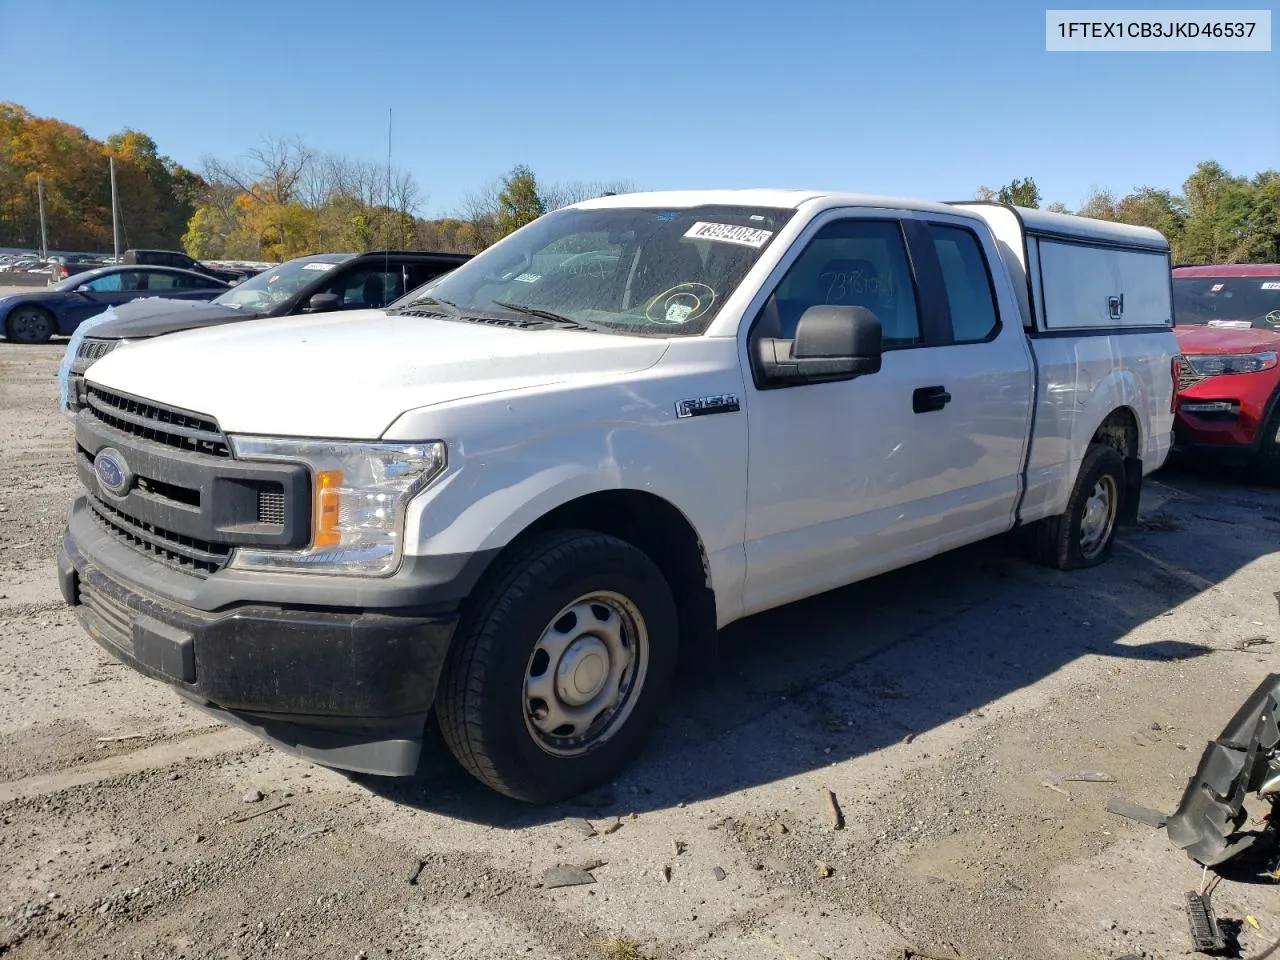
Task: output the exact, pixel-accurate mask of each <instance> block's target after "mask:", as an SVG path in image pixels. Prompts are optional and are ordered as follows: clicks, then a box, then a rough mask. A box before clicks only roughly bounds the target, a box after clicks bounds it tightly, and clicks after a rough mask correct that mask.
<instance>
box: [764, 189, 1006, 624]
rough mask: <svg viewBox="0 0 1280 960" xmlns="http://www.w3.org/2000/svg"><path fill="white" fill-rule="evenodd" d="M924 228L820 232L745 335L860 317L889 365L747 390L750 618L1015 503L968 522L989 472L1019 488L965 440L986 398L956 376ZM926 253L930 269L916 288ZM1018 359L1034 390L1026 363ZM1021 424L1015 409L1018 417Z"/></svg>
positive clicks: (975, 439) (823, 226)
mask: <svg viewBox="0 0 1280 960" xmlns="http://www.w3.org/2000/svg"><path fill="white" fill-rule="evenodd" d="M924 229H925V225H924V224H921V223H919V222H913V221H902V220H899V219H894V218H871V217H865V218H863V217H857V218H849V217H843V216H840V215H839V214H838V213H834V214H832V215H831V216H830V217H829V218H828V219H826V220H825V221H823V220H820V221H817V222H816V223H815V225H814V226H813V227H811V228H810V231H811V233H810V237H809V239H808V241H807V243H805V244H804V245H803V246H802V248H801V250H800V253H799V254H798V256H796V257H795V258H794V260H793V261H792V262H791V264H790V265H789V266H784V268H783V269H784V271H785V272H784V273H783V275H782V277H781V279H780V280H779V281H778V282H777V285H776V287H775V288H774V289H773V291H772V293H771V294H770V295H769V297H768V298H767V300H766V301H765V303H764V306H763V308H762V309H761V311H760V315H759V317H757V318H756V320H755V323H754V325H753V332H752V335H753V336H754V335H757V334H758V333H760V332H763V334H764V335H766V336H775V337H781V338H783V339H791V338H793V337H794V336H795V329H796V325H797V323H798V321H799V319H800V316H801V315H802V314H803V313H804V311H805V310H806V309H807V308H808V307H811V306H819V305H823V304H845V305H853V306H861V307H865V308H867V309H869V310H871V311H872V312H873V313H875V314H876V316H878V317H879V318H880V321H881V324H882V329H883V332H884V357H883V362H882V365H881V369H880V371H879V372H878V373H874V374H868V375H865V376H861V377H857V378H856V379H853V380H847V381H842V382H837V383H825V384H808V385H796V386H789V387H784V388H781V389H768V390H757V389H753V388H751V387H748V407H747V413H748V417H747V419H748V430H749V437H750V448H749V449H750V454H749V456H750V460H749V468H748V489H747V530H746V562H747V575H746V587H745V595H744V601H745V612H746V613H753V612H756V611H758V610H763V609H767V608H769V607H772V606H776V605H778V604H781V603H787V602H789V601H792V600H797V599H800V598H801V597H804V596H809V595H811V594H815V593H819V592H822V591H825V590H829V589H832V588H834V587H837V586H841V585H843V584H846V583H850V582H852V581H855V580H858V579H862V578H864V577H867V576H872V575H874V574H876V573H880V572H883V571H885V570H890V569H893V568H895V567H898V566H902V565H904V564H905V563H909V562H911V561H912V560H915V559H920V558H922V557H924V556H927V555H930V554H931V553H936V552H938V551H939V550H941V549H946V548H947V547H949V546H953V545H955V542H956V541H957V540H963V538H964V536H965V534H964V533H963V532H962V531H963V530H967V529H969V528H970V527H973V526H975V525H976V526H981V525H982V524H984V523H987V522H989V521H990V517H991V515H992V512H993V511H997V512H998V509H1000V508H1003V509H1004V510H1005V512H1006V513H1007V512H1008V508H1009V507H1010V506H1011V504H1012V502H1013V499H1014V498H1013V496H1012V494H1010V495H1009V496H1008V497H1006V498H1005V500H1004V501H1003V502H1001V503H999V504H994V505H993V504H990V503H988V504H987V505H986V506H985V507H984V509H985V510H986V514H984V516H982V517H976V516H974V515H973V514H971V513H969V512H968V510H967V505H968V501H969V499H970V498H971V497H972V496H973V495H974V493H975V491H974V490H973V489H971V488H972V487H973V486H974V484H975V482H977V483H979V484H981V478H982V477H985V476H986V475H987V474H989V473H991V472H992V471H995V472H996V473H1002V472H1007V473H1008V476H1007V477H1006V478H1005V479H1006V480H1007V482H1008V483H1011V484H1013V485H1014V487H1015V488H1016V484H1017V482H1018V481H1017V476H1018V468H1019V465H1020V460H1019V454H1018V453H1017V452H1016V451H1012V452H1011V451H1010V450H1009V449H1007V448H1004V447H1001V448H999V449H997V450H992V449H989V447H988V446H987V445H986V444H985V443H984V439H985V438H984V437H983V436H982V435H981V434H980V433H979V434H978V435H975V434H974V433H973V432H972V427H973V424H974V422H975V417H976V416H985V415H986V412H987V408H988V406H989V404H988V403H987V401H988V400H989V398H986V397H985V396H984V397H982V398H981V400H980V402H978V403H977V406H978V407H982V410H981V411H978V410H977V407H976V406H975V400H978V399H979V398H978V397H977V396H976V394H975V391H978V392H979V393H980V392H981V391H982V390H983V389H985V388H983V387H981V386H980V384H979V383H978V381H975V379H974V377H972V376H970V375H969V374H967V373H965V372H964V371H957V363H960V362H964V361H963V359H962V358H960V357H958V356H957V354H956V352H955V351H957V350H959V349H964V347H962V346H960V345H958V344H956V343H955V337H954V336H953V332H952V318H951V316H950V314H949V310H948V306H947V303H946V300H947V298H946V297H945V295H944V294H943V291H942V287H941V282H940V276H939V275H940V273H941V271H940V270H939V268H938V259H937V254H936V253H935V252H932V249H933V245H932V243H929V236H928V234H926V233H924V232H922V231H923V230H924ZM908 233H909V234H910V235H911V236H912V237H913V238H914V239H913V246H912V248H911V254H910V255H909V254H908V242H907V236H908ZM922 243H929V246H930V250H929V251H923V250H922V249H921V244H922ZM924 252H930V254H931V258H932V259H930V260H929V264H928V268H929V269H928V272H927V274H926V275H924V276H919V275H918V274H920V273H921V272H922V271H921V264H920V261H921V259H922V257H921V254H922V253H924ZM913 263H914V264H915V267H914V268H913ZM784 265H785V261H784ZM975 322H977V321H975ZM1015 333H1016V335H1017V336H1021V335H1022V331H1021V329H1017V330H1015ZM975 346H976V347H977V348H979V349H981V347H982V346H983V345H973V346H970V347H969V349H970V350H972V349H974V347H975ZM986 346H988V347H989V346H991V345H990V344H987V345H986ZM747 349H751V347H750V342H748V345H747ZM1005 349H1006V350H1007V349H1008V348H1005ZM969 359H970V360H977V361H978V363H979V367H976V368H975V369H980V364H981V360H980V358H976V357H970V358H969ZM1017 362H1018V363H1019V364H1021V366H1020V367H1019V373H1020V375H1022V376H1024V377H1025V378H1026V379H1027V391H1025V393H1029V373H1028V372H1027V370H1026V369H1025V368H1026V366H1027V364H1026V361H1025V359H1021V360H1018V361H1017ZM980 379H981V378H978V380H979V381H980ZM992 388H993V389H999V385H998V384H994V383H993V384H992ZM1026 414H1027V408H1026V406H1025V405H1023V406H1022V409H1021V410H1020V411H1018V413H1017V415H1018V416H1024V417H1025V415H1026ZM1002 429H1003V428H1002ZM1019 430H1021V427H1019ZM1007 432H1009V431H1007ZM993 457H997V458H999V462H998V463H997V462H995V461H993V459H992V458H993ZM983 495H984V496H985V493H984V494H983Z"/></svg>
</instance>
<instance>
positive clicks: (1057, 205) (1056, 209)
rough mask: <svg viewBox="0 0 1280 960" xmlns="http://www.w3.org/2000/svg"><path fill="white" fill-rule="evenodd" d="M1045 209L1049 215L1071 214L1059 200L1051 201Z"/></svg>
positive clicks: (1069, 209) (1068, 208)
mask: <svg viewBox="0 0 1280 960" xmlns="http://www.w3.org/2000/svg"><path fill="white" fill-rule="evenodd" d="M1045 209H1046V210H1048V211H1049V212H1050V213H1070V212H1071V208H1070V207H1068V206H1067V205H1066V204H1065V203H1063V202H1062V201H1061V200H1055V201H1053V203H1051V204H1049V205H1048V206H1047V207H1045Z"/></svg>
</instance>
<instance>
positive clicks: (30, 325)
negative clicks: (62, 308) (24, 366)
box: [5, 306, 55, 344]
mask: <svg viewBox="0 0 1280 960" xmlns="http://www.w3.org/2000/svg"><path fill="white" fill-rule="evenodd" d="M54 327H55V324H54V322H53V315H52V314H51V313H49V311H48V310H46V309H44V307H36V306H22V307H17V308H16V309H15V310H14V311H13V312H12V313H11V314H9V322H8V323H7V324H6V325H5V335H6V336H8V338H9V339H10V340H12V341H13V342H14V343H30V344H34V343H48V342H49V338H50V337H52V336H53V333H54Z"/></svg>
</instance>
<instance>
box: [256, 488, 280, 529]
mask: <svg viewBox="0 0 1280 960" xmlns="http://www.w3.org/2000/svg"><path fill="white" fill-rule="evenodd" d="M258 522H259V523H270V524H274V525H275V526H278V527H283V526H284V488H283V487H281V486H280V485H279V484H278V483H273V484H271V485H270V487H263V488H260V489H259V490H258Z"/></svg>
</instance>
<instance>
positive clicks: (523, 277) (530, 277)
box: [516, 273, 542, 283]
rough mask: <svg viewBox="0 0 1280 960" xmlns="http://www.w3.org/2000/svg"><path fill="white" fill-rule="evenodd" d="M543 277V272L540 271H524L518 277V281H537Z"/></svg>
mask: <svg viewBox="0 0 1280 960" xmlns="http://www.w3.org/2000/svg"><path fill="white" fill-rule="evenodd" d="M541 279H542V274H540V273H522V274H520V276H518V277H516V283H537V282H538V281H539V280H541Z"/></svg>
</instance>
